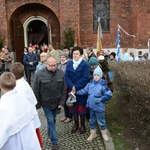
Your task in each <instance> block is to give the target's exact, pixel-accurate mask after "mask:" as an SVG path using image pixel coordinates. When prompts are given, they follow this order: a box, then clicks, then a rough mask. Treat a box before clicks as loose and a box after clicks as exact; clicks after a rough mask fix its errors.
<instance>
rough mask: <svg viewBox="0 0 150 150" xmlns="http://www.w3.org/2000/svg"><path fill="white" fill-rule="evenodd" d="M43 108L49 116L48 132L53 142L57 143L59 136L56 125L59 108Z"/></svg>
mask: <svg viewBox="0 0 150 150" xmlns="http://www.w3.org/2000/svg"><path fill="white" fill-rule="evenodd" d="M43 110H44V113H45V116H46V118H47V126H48V134H49V135H50V138H51V142H52V144H53V145H56V144H58V138H57V134H56V127H55V123H56V112H57V108H55V109H49V108H45V107H43Z"/></svg>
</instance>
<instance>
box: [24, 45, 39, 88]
mask: <svg viewBox="0 0 150 150" xmlns="http://www.w3.org/2000/svg"><path fill="white" fill-rule="evenodd" d="M23 62H24V65H25V68H26V71H27V81H28V83H29V84H30V85H31V82H30V81H31V74H33V76H34V73H35V70H36V66H37V64H38V57H37V55H36V54H35V53H33V49H32V47H29V49H28V54H26V55H25V56H24V59H23Z"/></svg>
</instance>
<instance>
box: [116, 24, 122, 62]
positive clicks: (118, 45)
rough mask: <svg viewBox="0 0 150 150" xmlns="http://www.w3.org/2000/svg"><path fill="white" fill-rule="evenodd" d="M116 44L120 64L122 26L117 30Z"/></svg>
mask: <svg viewBox="0 0 150 150" xmlns="http://www.w3.org/2000/svg"><path fill="white" fill-rule="evenodd" d="M116 43H117V60H118V62H120V61H121V58H120V25H118V28H117V39H116Z"/></svg>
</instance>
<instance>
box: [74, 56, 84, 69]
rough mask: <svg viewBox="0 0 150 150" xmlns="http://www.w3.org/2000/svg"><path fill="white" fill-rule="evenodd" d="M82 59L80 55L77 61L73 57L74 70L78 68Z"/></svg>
mask: <svg viewBox="0 0 150 150" xmlns="http://www.w3.org/2000/svg"><path fill="white" fill-rule="evenodd" d="M82 60H83V58H82V57H81V58H80V59H79V60H77V61H76V60H74V59H73V68H74V70H76V69H77V68H78V66H79V65H80V63H81V61H82Z"/></svg>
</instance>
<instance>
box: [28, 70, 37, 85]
mask: <svg viewBox="0 0 150 150" xmlns="http://www.w3.org/2000/svg"><path fill="white" fill-rule="evenodd" d="M34 73H35V70H27V82H28V83H29V84H30V85H31V75H32V76H33V77H34Z"/></svg>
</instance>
